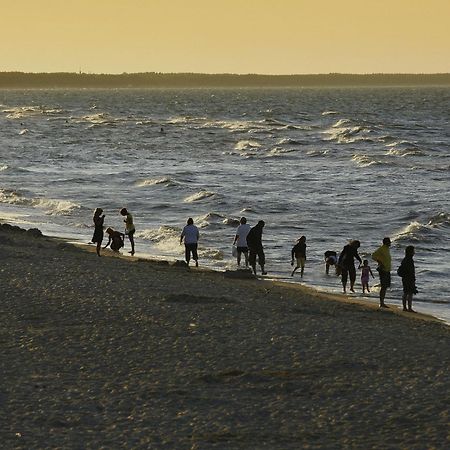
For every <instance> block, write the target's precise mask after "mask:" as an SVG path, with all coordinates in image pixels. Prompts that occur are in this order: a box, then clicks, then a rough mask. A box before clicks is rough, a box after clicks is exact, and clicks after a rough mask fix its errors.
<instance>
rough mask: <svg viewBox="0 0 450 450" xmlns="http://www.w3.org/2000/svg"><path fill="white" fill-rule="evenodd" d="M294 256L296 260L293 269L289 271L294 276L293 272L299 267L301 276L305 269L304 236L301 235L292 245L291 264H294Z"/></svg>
mask: <svg viewBox="0 0 450 450" xmlns="http://www.w3.org/2000/svg"><path fill="white" fill-rule="evenodd" d="M294 258H295V260H296V262H297V263H296V265H295V267H294V270H293V271H292V273H291V277H293V276H294V273H295V272H296V270H297V269H300V276H301V277H302V278H303V272H304V270H305V262H306V237H305V236H302V237H301V238H300V239H298V240H297V243H296V244H295V245H294V246H293V247H292V250H291V266H293V265H294Z"/></svg>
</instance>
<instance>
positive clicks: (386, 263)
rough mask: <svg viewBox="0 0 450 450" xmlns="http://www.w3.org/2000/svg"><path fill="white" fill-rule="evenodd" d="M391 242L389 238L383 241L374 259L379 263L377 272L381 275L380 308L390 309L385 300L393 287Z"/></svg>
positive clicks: (374, 254)
mask: <svg viewBox="0 0 450 450" xmlns="http://www.w3.org/2000/svg"><path fill="white" fill-rule="evenodd" d="M390 246H391V240H390V239H389V238H388V237H385V238H384V239H383V245H382V246H381V247H379V248H378V249H377V250H375V251H374V252H373V254H372V258H373V259H374V260H375V261H376V262H377V263H378V267H377V271H378V273H379V275H380V286H381V288H380V308H388V306H387V305H386V303H385V302H384V299H385V297H386V291H387V289H388V288H389V287H390V286H391V264H392V263H391V261H392V260H391V251H390Z"/></svg>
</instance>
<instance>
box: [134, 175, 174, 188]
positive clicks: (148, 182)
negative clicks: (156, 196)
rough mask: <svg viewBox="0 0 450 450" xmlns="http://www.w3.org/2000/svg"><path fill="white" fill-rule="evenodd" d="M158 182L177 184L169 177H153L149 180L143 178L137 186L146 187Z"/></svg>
mask: <svg viewBox="0 0 450 450" xmlns="http://www.w3.org/2000/svg"><path fill="white" fill-rule="evenodd" d="M158 184H164V185H166V186H175V185H176V183H175V182H173V181H172V180H171V179H170V178H169V177H163V178H152V179H149V180H141V181H139V182H138V183H137V186H139V187H145V186H155V185H158Z"/></svg>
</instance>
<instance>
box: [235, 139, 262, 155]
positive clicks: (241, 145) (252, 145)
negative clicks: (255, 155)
mask: <svg viewBox="0 0 450 450" xmlns="http://www.w3.org/2000/svg"><path fill="white" fill-rule="evenodd" d="M260 147H261V144H260V143H259V142H257V141H249V140H243V141H239V142H238V143H237V144H236V145H235V146H234V149H235V150H238V151H240V152H244V151H246V150H250V149H257V148H260Z"/></svg>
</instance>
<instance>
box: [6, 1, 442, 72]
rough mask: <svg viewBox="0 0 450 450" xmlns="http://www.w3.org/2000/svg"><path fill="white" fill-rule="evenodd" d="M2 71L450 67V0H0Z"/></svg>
mask: <svg viewBox="0 0 450 450" xmlns="http://www.w3.org/2000/svg"><path fill="white" fill-rule="evenodd" d="M0 13H1V14H0V17H1V26H0V71H10V70H20V71H27V72H56V71H58V72H59V71H67V72H77V71H79V70H82V71H83V72H95V73H121V72H205V73H262V74H293V73H297V74H302V73H329V72H341V73H375V72H377V73H378V72H389V73H393V72H395V73H399V72H403V73H404V72H409V73H436V72H450V0H0Z"/></svg>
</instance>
